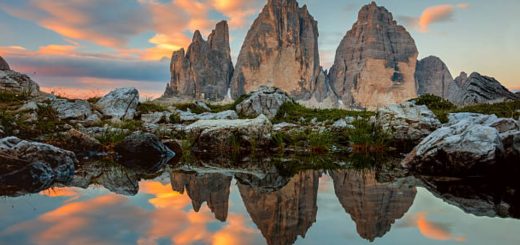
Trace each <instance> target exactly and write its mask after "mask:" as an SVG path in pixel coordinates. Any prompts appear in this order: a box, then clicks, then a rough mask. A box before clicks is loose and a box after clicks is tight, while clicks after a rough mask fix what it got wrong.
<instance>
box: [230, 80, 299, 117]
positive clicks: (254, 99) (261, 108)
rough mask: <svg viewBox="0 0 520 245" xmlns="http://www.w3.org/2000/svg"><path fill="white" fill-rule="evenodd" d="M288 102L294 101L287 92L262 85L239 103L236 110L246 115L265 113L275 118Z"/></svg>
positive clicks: (255, 115)
mask: <svg viewBox="0 0 520 245" xmlns="http://www.w3.org/2000/svg"><path fill="white" fill-rule="evenodd" d="M286 102H294V101H293V100H292V99H291V98H290V97H289V95H287V93H285V92H283V91H282V90H280V89H277V88H273V87H266V86H261V87H260V88H259V89H258V90H257V91H254V92H251V93H250V94H249V95H248V97H247V99H245V100H244V101H242V102H241V103H240V104H238V105H237V106H236V110H237V112H238V114H240V115H243V116H246V117H257V116H259V115H261V114H263V115H265V116H267V118H269V119H273V118H274V117H276V114H277V113H278V110H279V109H280V107H281V106H282V105H283V104H284V103H286Z"/></svg>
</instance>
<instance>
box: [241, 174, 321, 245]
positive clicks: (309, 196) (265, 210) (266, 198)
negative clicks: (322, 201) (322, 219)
mask: <svg viewBox="0 0 520 245" xmlns="http://www.w3.org/2000/svg"><path fill="white" fill-rule="evenodd" d="M319 178H320V173H319V172H318V171H307V172H302V173H299V174H297V175H296V176H294V177H293V178H292V179H291V180H290V181H289V183H288V184H287V185H286V186H284V187H283V188H281V189H279V190H277V191H274V192H265V191H262V189H259V188H255V187H251V186H248V185H244V184H238V189H239V191H240V195H241V196H242V200H244V204H245V206H246V209H247V212H249V214H250V215H251V218H252V219H253V222H255V224H256V226H257V227H258V228H259V229H260V231H261V232H262V235H263V236H264V237H265V239H266V240H267V243H268V244H269V245H275V244H280V245H282V244H284V245H285V244H293V243H294V242H295V241H296V239H297V237H298V235H300V236H305V234H306V233H307V230H308V229H309V228H310V227H311V226H312V224H313V223H314V222H316V214H317V212H318V207H317V206H316V200H317V196H318V183H319Z"/></svg>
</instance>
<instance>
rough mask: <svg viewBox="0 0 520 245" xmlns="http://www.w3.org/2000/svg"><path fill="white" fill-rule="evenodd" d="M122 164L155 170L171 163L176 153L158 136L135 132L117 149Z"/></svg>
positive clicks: (117, 146)
mask: <svg viewBox="0 0 520 245" xmlns="http://www.w3.org/2000/svg"><path fill="white" fill-rule="evenodd" d="M115 150H116V152H117V153H118V154H119V155H120V156H121V160H122V161H121V162H122V163H123V164H124V165H127V166H130V167H142V168H145V169H148V168H154V167H157V166H158V165H163V164H165V163H167V162H168V161H170V160H171V159H172V158H173V157H174V156H175V153H174V152H173V151H172V150H170V149H168V147H166V146H165V145H164V144H163V143H162V142H161V140H160V139H159V138H157V136H155V135H153V134H150V133H143V132H135V133H133V134H131V135H130V136H128V137H126V138H125V139H124V140H123V142H121V143H119V144H118V145H116V147H115Z"/></svg>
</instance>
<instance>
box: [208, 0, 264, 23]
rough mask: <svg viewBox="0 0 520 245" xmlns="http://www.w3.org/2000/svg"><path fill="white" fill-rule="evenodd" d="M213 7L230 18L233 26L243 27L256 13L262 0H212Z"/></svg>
mask: <svg viewBox="0 0 520 245" xmlns="http://www.w3.org/2000/svg"><path fill="white" fill-rule="evenodd" d="M210 3H211V5H212V6H213V8H214V9H215V10H217V11H219V12H220V13H222V14H223V15H225V16H227V17H228V18H229V26H230V27H231V28H241V27H244V26H245V24H246V23H247V20H248V18H249V17H250V16H252V15H254V14H255V13H256V12H257V11H258V8H259V7H260V5H261V4H263V2H262V1H258V0H211V1H210Z"/></svg>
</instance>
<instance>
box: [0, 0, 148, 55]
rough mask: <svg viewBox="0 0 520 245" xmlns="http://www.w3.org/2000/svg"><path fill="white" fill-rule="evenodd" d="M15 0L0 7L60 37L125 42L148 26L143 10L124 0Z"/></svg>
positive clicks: (111, 44) (116, 44)
mask: <svg viewBox="0 0 520 245" xmlns="http://www.w3.org/2000/svg"><path fill="white" fill-rule="evenodd" d="M17 4H19V5H15V4H13V3H9V2H7V3H2V4H1V5H0V8H1V9H2V10H4V11H5V12H7V13H8V14H10V15H12V16H15V17H18V18H20V19H25V20H30V21H33V22H35V23H37V24H38V25H40V26H41V27H44V28H46V29H49V30H52V31H54V32H56V33H58V34H60V35H62V36H63V37H66V38H72V39H76V40H84V41H90V42H92V43H95V44H98V45H101V46H106V47H113V48H118V47H121V46H126V45H127V44H128V41H129V39H130V38H131V37H133V36H135V35H138V34H140V33H143V32H145V31H147V30H149V29H150V26H151V23H150V22H149V21H148V20H149V18H148V16H149V14H148V13H147V12H146V10H145V9H142V8H139V5H137V4H134V5H132V4H128V1H127V0H111V1H105V0H89V1H82V0H69V1H46V0H23V1H21V5H20V3H17ZM115 9H117V13H115V12H114V10H115Z"/></svg>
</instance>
